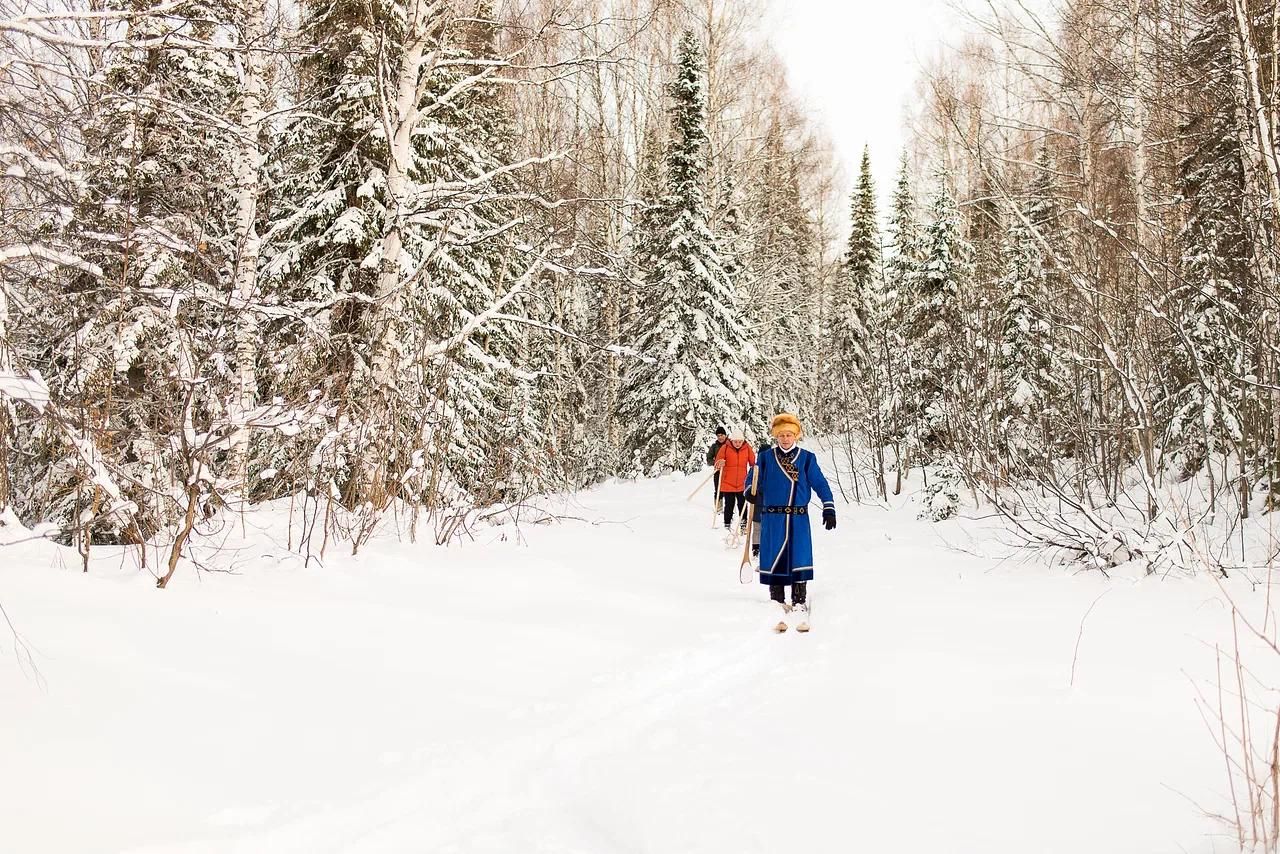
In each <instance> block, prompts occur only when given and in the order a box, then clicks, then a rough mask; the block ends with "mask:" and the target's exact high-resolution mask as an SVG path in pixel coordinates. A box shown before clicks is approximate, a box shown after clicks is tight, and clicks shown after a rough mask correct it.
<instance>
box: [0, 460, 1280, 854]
mask: <svg viewBox="0 0 1280 854" xmlns="http://www.w3.org/2000/svg"><path fill="white" fill-rule="evenodd" d="M697 480H698V478H685V477H679V478H664V479H659V480H653V481H644V482H640V483H613V484H609V485H606V486H603V487H600V488H598V489H595V490H592V491H590V492H588V493H585V494H582V495H580V496H578V497H576V498H575V499H573V501H572V504H571V505H570V506H569V507H568V510H567V512H568V513H569V514H570V515H573V516H577V517H580V518H582V519H585V520H588V521H587V523H584V522H582V521H566V522H564V523H563V524H560V525H556V526H526V527H525V528H523V529H522V531H521V533H520V536H518V537H515V536H511V535H512V533H513V529H512V528H510V527H507V528H496V529H491V530H490V531H488V532H486V533H485V534H483V535H481V536H482V538H484V537H487V538H489V541H487V542H486V541H483V539H482V540H481V541H478V542H477V543H474V544H469V545H466V546H462V547H452V548H449V549H447V550H443V549H437V548H435V547H430V546H426V545H418V546H414V545H411V544H409V543H407V542H404V543H401V542H398V541H396V540H393V539H383V540H378V541H375V542H374V543H373V544H371V545H370V546H369V547H367V548H366V549H365V550H364V551H363V552H362V553H361V554H360V555H359V556H358V557H355V558H352V557H349V556H343V555H341V554H340V553H339V552H340V549H335V550H334V551H333V552H331V553H330V555H329V556H328V560H327V561H326V564H325V566H324V567H323V568H316V567H315V566H314V565H313V566H312V567H311V568H309V569H303V568H302V567H301V565H300V561H298V560H295V559H293V558H288V559H283V560H281V559H279V558H278V557H277V556H278V555H279V554H280V551H279V549H278V548H275V549H274V550H273V549H272V548H270V547H268V546H267V545H266V543H267V539H266V538H265V537H258V538H257V539H254V538H253V537H251V538H250V540H251V541H252V542H254V543H255V544H256V545H257V546H258V547H257V548H255V549H254V550H253V551H252V552H244V553H242V554H240V555H239V557H238V567H239V571H240V573H241V574H240V575H235V576H225V575H217V574H213V575H209V574H206V575H202V576H200V577H199V578H197V577H196V576H195V575H194V574H193V573H192V572H191V571H190V570H189V569H186V570H183V571H182V572H181V573H180V574H179V575H178V576H177V577H176V578H175V580H174V583H173V584H172V585H171V587H170V589H169V590H166V591H155V590H151V589H148V588H150V586H151V584H152V582H151V578H150V576H148V575H146V574H145V573H138V572H135V571H132V570H121V569H120V568H118V563H119V560H118V558H116V559H115V564H116V566H115V567H114V568H113V566H112V564H111V560H110V558H109V551H108V550H106V549H102V550H100V554H102V555H103V557H101V558H100V559H99V562H98V564H96V565H95V568H94V571H93V572H91V573H90V574H88V575H82V574H81V573H79V572H78V571H77V569H76V568H75V566H74V562H73V561H74V557H73V556H72V557H68V556H67V555H71V553H70V552H69V551H67V550H59V549H55V547H52V546H50V545H48V544H43V543H41V544H23V545H19V546H14V547H10V549H9V550H6V551H5V552H3V554H4V557H5V558H6V560H5V561H4V569H3V571H0V603H3V605H4V606H5V608H6V610H7V611H8V613H9V614H10V616H11V617H12V618H13V619H14V621H15V623H16V625H17V627H18V629H19V631H20V632H21V633H22V636H23V639H24V640H25V641H26V643H27V644H29V645H30V647H31V648H32V649H33V651H34V654H35V658H36V663H37V665H38V667H39V669H40V675H41V677H42V678H43V680H44V685H43V687H42V686H41V685H40V684H38V683H37V682H36V681H35V680H33V679H32V678H30V676H29V674H27V673H26V672H24V670H23V669H22V668H21V667H20V663H19V660H18V659H17V657H15V656H14V655H12V654H7V653H8V650H6V654H5V655H4V656H3V657H0V757H3V763H4V773H3V774H0V804H3V807H0V812H3V818H2V820H0V851H4V852H23V853H24V854H25V852H46V851H47V852H131V854H160V852H174V854H212V852H218V854H224V852H237V854H238V853H239V852H244V854H248V852H255V854H256V852H308V854H312V853H313V852H356V854H373V852H400V851H404V852H433V854H436V852H438V853H439V854H464V852H467V854H469V852H522V853H523V852H539V854H542V852H555V854H595V852H619V854H649V852H654V854H657V852H664V853H665V852H734V854H748V852H776V851H805V852H808V854H821V852H848V851H874V852H877V854H886V853H887V852H921V854H940V852H983V854H1002V852H1009V854H1013V852H1019V854H1025V852H1062V854H1067V852H1072V854H1075V852H1084V851H1088V852H1090V854H1109V852H1114V853H1115V854H1143V852H1151V854H1165V852H1181V851H1186V852H1193V854H1209V852H1227V851H1231V850H1234V849H1233V846H1232V844H1231V835H1230V833H1229V832H1228V830H1227V828H1225V827H1224V826H1223V825H1222V824H1220V823H1218V822H1216V821H1214V820H1212V819H1211V818H1209V817H1207V816H1205V815H1204V814H1203V813H1202V812H1201V811H1200V809H1199V808H1198V807H1197V806H1196V805H1197V804H1198V805H1199V806H1201V807H1204V808H1205V809H1207V810H1210V811H1228V810H1229V809H1230V803H1229V801H1228V800H1227V792H1226V780H1225V777H1224V774H1223V759H1222V756H1221V755H1220V754H1219V753H1218V752H1217V751H1216V748H1215V747H1214V744H1213V742H1212V740H1211V738H1210V735H1209V733H1208V731H1207V730H1206V727H1205V724H1204V722H1203V720H1202V719H1201V716H1200V713H1199V711H1198V710H1197V708H1196V706H1195V702H1194V700H1195V696H1196V693H1195V692H1196V684H1201V685H1202V690H1204V691H1205V692H1206V694H1210V695H1211V694H1212V690H1213V689H1212V686H1211V683H1205V682H1204V680H1208V679H1211V678H1212V675H1213V669H1214V658H1213V644H1214V643H1215V642H1218V643H1221V642H1224V641H1226V642H1228V643H1229V637H1230V634H1229V632H1230V621H1229V611H1228V608H1227V607H1226V605H1225V603H1224V601H1223V599H1222V596H1221V593H1220V592H1219V590H1218V588H1217V587H1216V586H1215V585H1213V584H1212V582H1211V581H1208V580H1205V579H1193V580H1187V579H1167V580H1163V581H1161V580H1159V579H1141V578H1132V577H1130V578H1125V577H1120V578H1114V579H1113V580H1110V581H1108V580H1106V579H1104V578H1103V577H1102V576H1100V575H1099V574H1096V573H1079V572H1069V571H1067V570H1063V569H1051V568H1047V567H1044V566H1041V565H1038V564H1027V563H1016V562H1011V561H1004V562H1001V561H998V560H997V557H998V556H999V555H1000V554H1001V553H1002V548H1001V547H1000V546H999V544H998V543H997V542H996V541H995V538H994V535H993V534H992V532H991V531H989V530H986V529H984V528H983V526H982V525H981V524H979V523H976V522H969V523H959V522H951V523H944V524H942V525H938V526H932V525H929V524H927V523H924V522H920V521H917V520H916V519H915V518H914V505H913V504H912V503H911V499H910V497H909V496H904V497H902V498H900V499H894V503H895V505H896V506H895V507H893V508H892V509H884V508H881V507H877V506H873V505H861V506H857V505H848V506H845V505H841V509H840V523H839V527H838V528H837V529H836V531H834V532H826V531H823V530H821V526H820V524H819V522H818V520H817V519H816V518H815V519H814V520H813V522H814V524H815V528H816V530H815V532H814V534H815V536H814V539H815V552H816V563H817V572H816V580H815V582H814V583H813V584H812V585H811V587H810V589H811V595H812V598H813V600H814V611H815V621H814V630H813V632H812V633H811V634H809V635H799V634H797V633H795V632H787V633H786V634H783V635H780V636H777V635H774V634H773V633H772V632H771V631H770V627H771V626H772V624H773V623H774V622H775V621H776V620H777V616H778V611H777V608H776V606H773V605H771V604H769V603H768V601H767V592H766V591H765V589H764V588H763V587H761V586H760V585H758V584H751V585H740V584H739V583H738V578H737V564H738V557H739V555H740V553H741V551H740V549H732V550H730V549H727V548H726V547H725V545H724V543H723V540H722V535H723V532H722V531H721V530H719V529H717V530H714V531H713V530H711V529H710V528H709V525H708V522H709V518H708V517H709V510H710V508H708V507H705V506H704V505H705V504H706V503H709V502H708V501H701V500H698V501H695V502H688V501H686V500H685V499H686V496H687V495H688V493H689V491H690V490H691V489H692V488H693V486H694V485H695V484H696V483H697ZM708 498H709V496H708ZM966 532H968V533H966ZM504 534H505V535H506V536H508V537H509V539H505V540H504V539H501V537H502V536H503V535H504ZM944 537H945V538H946V539H947V540H951V541H955V542H966V543H967V545H966V547H967V548H970V547H971V548H973V549H975V550H977V551H978V552H979V553H982V552H985V553H987V554H989V555H990V556H989V557H980V556H977V555H975V554H968V553H962V552H959V551H956V550H953V549H949V548H947V546H946V544H945V543H944V541H943V538H944ZM258 554H262V555H266V557H261V558H258V557H255V555H258ZM13 555H16V556H18V558H19V560H18V561H17V562H16V564H15V563H14V562H12V557H11V556H13ZM272 555H276V556H272ZM63 562H65V565H64V566H62V567H61V568H58V567H59V565H60V564H63ZM1246 591H1247V589H1246ZM1246 591H1241V592H1240V593H1239V595H1240V596H1242V597H1247V596H1249V595H1250V594H1248V593H1247V592H1246ZM1104 592H1105V593H1106V595H1105V596H1104V597H1103V598H1102V599H1101V600H1098V596H1099V595H1100V594H1103V593H1104ZM1233 593H1234V591H1233ZM1260 596H1261V594H1256V595H1254V598H1253V599H1247V600H1246V601H1245V602H1244V603H1243V604H1245V605H1246V606H1248V605H1249V604H1250V603H1253V604H1258V605H1259V607H1260V603H1261V599H1260ZM1095 600H1098V601H1097V605H1096V606H1095V607H1094V610H1093V612H1092V613H1091V614H1090V615H1089V617H1088V619H1087V621H1086V622H1085V624H1084V630H1083V634H1082V635H1080V623H1081V618H1082V617H1083V615H1084V614H1085V612H1086V611H1087V610H1088V608H1089V607H1090V605H1091V604H1093V603H1094V601H1095ZM1078 635H1080V645H1079V655H1078V660H1077V661H1076V675H1075V685H1074V686H1072V685H1070V684H1069V681H1070V678H1071V667H1072V659H1073V655H1074V654H1075V650H1076V643H1077V636H1078ZM1259 666H1260V669H1261V670H1262V671H1263V672H1264V673H1265V672H1271V673H1273V674H1275V675H1276V676H1277V678H1276V679H1275V680H1273V681H1271V682H1270V683H1268V684H1275V685H1280V673H1277V672H1276V671H1275V670H1274V669H1272V670H1270V671H1268V670H1267V666H1266V664H1265V662H1264V663H1263V664H1260V665H1259ZM1264 681H1265V679H1264ZM1193 802H1194V803H1193Z"/></svg>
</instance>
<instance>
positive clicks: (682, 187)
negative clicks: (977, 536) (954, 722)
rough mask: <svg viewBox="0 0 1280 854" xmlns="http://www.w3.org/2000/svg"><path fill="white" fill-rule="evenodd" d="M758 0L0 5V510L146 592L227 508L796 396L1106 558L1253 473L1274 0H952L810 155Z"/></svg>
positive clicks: (1264, 471) (1265, 278)
mask: <svg viewBox="0 0 1280 854" xmlns="http://www.w3.org/2000/svg"><path fill="white" fill-rule="evenodd" d="M761 9H762V7H761V6H760V5H759V4H758V3H756V2H754V0H682V2H667V0H612V2H610V1H609V0H565V2H558V0H523V2H501V0H492V2H491V0H474V2H473V0H300V2H297V3H294V2H280V0H234V2H229V3H215V2H209V0H89V2H87V3H85V2H78V1H73V2H58V0H39V2H36V3H28V2H22V0H3V2H0V57H2V61H0V164H3V172H2V174H0V508H3V512H4V513H5V514H8V515H9V516H11V517H12V518H16V519H17V520H19V521H20V522H21V523H22V524H24V525H27V526H32V527H34V526H37V525H40V526H45V528H44V529H45V530H47V531H49V532H51V533H52V535H53V536H55V538H57V539H59V541H61V542H64V543H67V544H72V545H75V546H76V548H77V549H79V551H80V553H81V555H83V556H84V559H85V561H86V564H85V565H86V566H87V565H88V564H87V561H88V554H89V551H90V549H91V548H92V547H93V546H94V545H96V544H115V545H120V544H125V545H140V544H147V543H150V544H155V543H158V542H163V543H165V547H164V549H163V550H162V551H163V552H164V554H163V555H161V550H157V552H156V554H157V558H156V560H157V563H158V564H159V565H157V566H156V567H154V568H153V571H154V572H155V573H156V575H157V579H158V582H159V583H160V584H161V586H163V584H164V583H165V582H166V581H167V579H168V577H169V576H170V575H171V574H172V572H173V569H174V567H175V566H176V564H177V562H178V560H179V558H180V556H181V554H182V548H183V543H184V541H185V540H186V539H187V538H188V537H189V536H190V535H191V533H192V532H193V531H195V530H198V529H199V527H200V526H201V525H203V524H206V523H209V522H210V520H216V519H217V518H218V517H219V515H220V514H224V513H225V512H226V511H230V512H235V511H236V510H237V509H238V508H242V507H244V506H247V505H248V504H255V503H259V502H263V501H267V500H273V499H289V500H291V501H294V502H297V503H298V504H299V505H300V506H301V507H303V508H304V511H305V514H306V515H307V518H308V519H309V522H308V524H309V525H310V526H312V527H315V526H321V527H322V530H323V532H324V536H325V538H326V540H328V539H329V538H333V539H336V540H340V541H342V542H345V543H348V544H350V545H351V546H352V547H355V548H358V547H359V546H360V545H361V544H362V543H363V542H365V541H367V539H368V537H369V536H370V535H371V534H372V532H373V531H374V529H375V528H376V527H377V525H378V524H379V523H380V521H381V520H384V519H386V518H387V517H388V515H389V514H390V515H394V517H395V518H396V519H397V520H398V521H399V522H404V523H405V524H407V525H409V526H410V527H411V529H412V531H413V532H414V535H415V536H416V535H417V532H418V531H419V529H420V528H421V530H422V531H425V532H427V533H426V534H425V536H428V537H429V538H430V539H433V540H434V541H435V542H438V543H443V542H447V541H449V540H450V539H452V538H454V537H456V536H459V535H461V534H463V533H465V532H466V531H467V530H468V529H469V527H470V526H472V525H474V524H476V523H477V520H480V519H483V518H485V517H486V516H489V515H492V514H496V513H505V512H510V510H511V508H513V507H519V506H520V505H521V504H522V502H525V501H527V500H528V499H529V498H530V497H532V496H536V495H540V494H546V493H551V492H561V491H571V490H575V489H580V488H583V487H586V486H589V485H591V484H594V483H598V482H601V481H603V480H606V479H609V478H634V477H639V476H651V475H656V474H661V473H664V472H672V471H686V472H692V471H694V470H696V469H697V468H699V467H700V466H701V465H702V462H703V461H702V455H703V452H704V450H705V447H706V443H707V441H708V440H709V439H710V438H711V435H710V434H711V431H712V428H713V427H714V426H715V425H716V424H722V423H728V424H730V425H738V426H742V427H744V428H745V429H747V431H748V433H749V434H751V435H753V436H754V437H755V438H756V439H761V438H763V433H764V426H765V425H767V423H768V419H769V418H770V416H771V415H772V414H773V413H775V412H778V411H793V412H796V413H798V414H799V415H800V416H801V417H802V418H803V419H804V421H805V423H806V425H807V426H808V428H809V431H810V432H811V433H812V434H814V435H817V436H822V437H828V441H830V442H833V443H836V444H839V445H841V446H842V447H843V448H844V459H845V464H846V471H845V475H846V478H845V480H846V481H847V482H845V483H844V487H848V488H850V489H852V490H853V495H854V496H855V497H857V498H858V499H863V498H875V497H876V495H877V493H879V494H880V497H884V495H885V494H886V493H887V491H890V490H894V485H895V483H896V485H897V487H898V488H899V489H900V488H901V484H902V481H903V479H904V478H908V477H926V478H928V483H929V485H928V488H927V490H926V493H925V494H926V506H925V507H924V508H923V510H922V512H923V513H925V514H926V515H928V516H929V517H930V518H933V519H936V520H941V519H945V518H947V517H949V516H950V515H952V514H953V513H954V512H955V510H956V507H957V505H958V502H959V501H960V500H961V495H962V494H965V493H968V494H970V495H971V496H972V499H973V500H974V501H975V502H977V503H978V504H980V505H984V506H985V505H988V504H989V505H990V506H992V507H994V508H996V510H997V511H998V512H1000V513H1001V514H1003V515H1005V516H1006V517H1007V519H1008V521H1009V523H1010V525H1011V526H1012V527H1013V528H1014V529H1015V530H1017V531H1019V532H1021V535H1022V536H1024V537H1025V539H1026V541H1027V542H1028V543H1029V544H1031V545H1035V546H1043V547H1048V548H1059V549H1065V550H1066V551H1068V552H1070V553H1074V554H1078V555H1081V556H1086V557H1090V558H1092V559H1095V560H1096V561H1098V562H1099V564H1100V565H1109V564H1113V563H1116V562H1120V561H1121V560H1123V559H1127V558H1129V557H1132V556H1134V555H1135V554H1136V553H1137V551H1138V550H1139V547H1138V546H1137V545H1136V540H1137V539H1140V538H1141V536H1137V537H1135V536H1132V535H1126V534H1124V533H1123V532H1120V533H1117V530H1118V527H1123V526H1125V525H1127V526H1128V527H1129V528H1130V529H1132V530H1134V531H1139V532H1140V531H1142V530H1143V529H1144V528H1145V531H1146V534H1148V535H1149V534H1150V531H1151V529H1152V526H1153V525H1155V524H1157V522H1162V523H1168V524H1171V526H1172V528H1174V529H1177V528H1178V527H1179V525H1182V526H1183V527H1184V528H1185V526H1186V525H1188V524H1192V522H1193V521H1194V520H1192V519H1190V517H1189V516H1187V514H1188V513H1190V512H1191V511H1190V510H1188V509H1187V507H1184V506H1181V505H1179V506H1176V507H1171V506H1170V500H1171V499H1170V498H1169V490H1170V488H1171V484H1173V485H1176V484H1181V483H1191V484H1195V485H1197V488H1198V489H1200V491H1201V494H1202V497H1203V499H1204V500H1203V501H1201V502H1200V503H1199V504H1197V505H1196V509H1195V512H1196V513H1199V514H1205V513H1209V514H1221V515H1222V516H1223V517H1224V518H1225V517H1230V518H1232V519H1235V520H1243V519H1246V518H1249V517H1250V516H1251V515H1256V514H1258V513H1265V512H1267V511H1270V510H1272V509H1274V507H1275V505H1276V502H1277V501H1280V334H1278V333H1280V329H1278V327H1280V314H1278V310H1280V305H1278V304H1277V278H1276V259H1277V255H1276V251H1277V247H1276V239H1277V238H1276V234H1277V228H1276V226H1277V220H1276V215H1277V211H1276V201H1277V199H1278V198H1280V155H1277V141H1276V136H1277V132H1278V131H1280V103H1278V100H1277V86H1280V73H1278V66H1280V53H1277V50H1276V45H1277V30H1278V28H1280V6H1277V5H1276V4H1272V3H1257V2H1247V0H1192V2H1186V1H1185V0H1179V2H1172V0H1124V2H1120V0H1065V2H1062V3H1060V4H1059V5H1058V6H1057V7H1055V8H1053V9H1051V10H1047V11H1033V10H1031V9H1030V8H1029V7H1027V6H1025V5H1023V4H1019V3H1013V4H1008V5H989V6H986V7H984V8H981V9H975V10H973V17H972V21H971V23H972V26H971V28H970V35H968V36H967V37H966V38H965V39H964V41H963V42H962V43H960V44H958V45H955V46H953V47H951V48H948V49H945V50H942V51H940V52H939V53H938V54H937V55H936V56H934V57H932V58H930V59H929V61H928V62H927V63H926V64H925V66H924V67H923V68H922V69H921V73H920V79H919V84H918V88H917V94H916V97H915V98H914V99H913V103H912V104H910V105H908V110H907V114H908V123H909V143H908V145H907V146H906V148H905V150H904V151H903V153H902V157H901V159H900V161H899V162H898V163H891V164H874V167H875V168H876V169H880V170H883V172H873V164H871V163H870V162H869V158H868V157H864V158H863V160H862V162H861V164H859V165H858V168H855V169H852V170H850V172H851V173H852V174H849V175H846V174H845V173H844V172H843V171H842V169H841V166H840V164H839V162H838V160H837V158H836V157H835V155H834V154H833V151H832V147H831V145H830V143H829V141H828V140H827V138H826V136H825V132H824V130H823V128H822V126H821V123H820V122H819V121H818V120H817V119H815V118H814V117H813V116H812V115H810V113H809V111H808V110H807V109H806V107H805V105H804V103H803V101H802V100H801V99H800V98H799V96H798V95H797V94H796V93H795V92H794V91H793V90H792V89H791V88H790V87H789V84H788V82H787V79H786V74H785V69H784V67H783V65H782V63H781V62H780V61H779V59H778V57H777V56H776V55H775V54H774V53H773V52H772V51H771V49H770V48H769V46H768V44H767V42H766V41H763V40H762V39H760V38H759V37H758V34H756V33H755V32H754V30H753V26H754V23H755V22H756V21H757V20H758V18H759V16H760V14H761ZM884 173H887V175H886V174H884ZM876 175H879V178H878V179H877V177H876ZM886 182H887V183H886ZM880 183H885V185H886V186H892V187H893V190H892V195H891V203H890V204H889V206H888V209H887V210H882V209H880V206H879V204H878V199H879V196H878V194H877V186H878V184H880ZM850 184H852V190H851V191H849V185H850ZM844 487H842V488H844ZM307 508H309V509H307ZM1104 511H1106V512H1104ZM1108 513H1110V515H1108ZM1117 514H1118V518H1120V519H1122V520H1124V521H1123V525H1119V526H1118V523H1117ZM1170 514H1172V516H1173V517H1176V518H1173V519H1172V522H1171V521H1170V520H1171V515H1170ZM1180 514H1181V515H1180ZM1148 539H1149V537H1148ZM1121 547H1122V548H1121ZM142 553H143V554H144V555H145V549H143V550H142ZM1199 557H1203V558H1205V563H1206V564H1208V565H1213V566H1216V567H1217V568H1219V569H1222V568H1223V566H1224V565H1223V560H1224V559H1223V558H1215V557H1214V556H1212V555H1201V556H1199ZM144 560H145V558H144ZM166 570H167V571H166Z"/></svg>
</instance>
